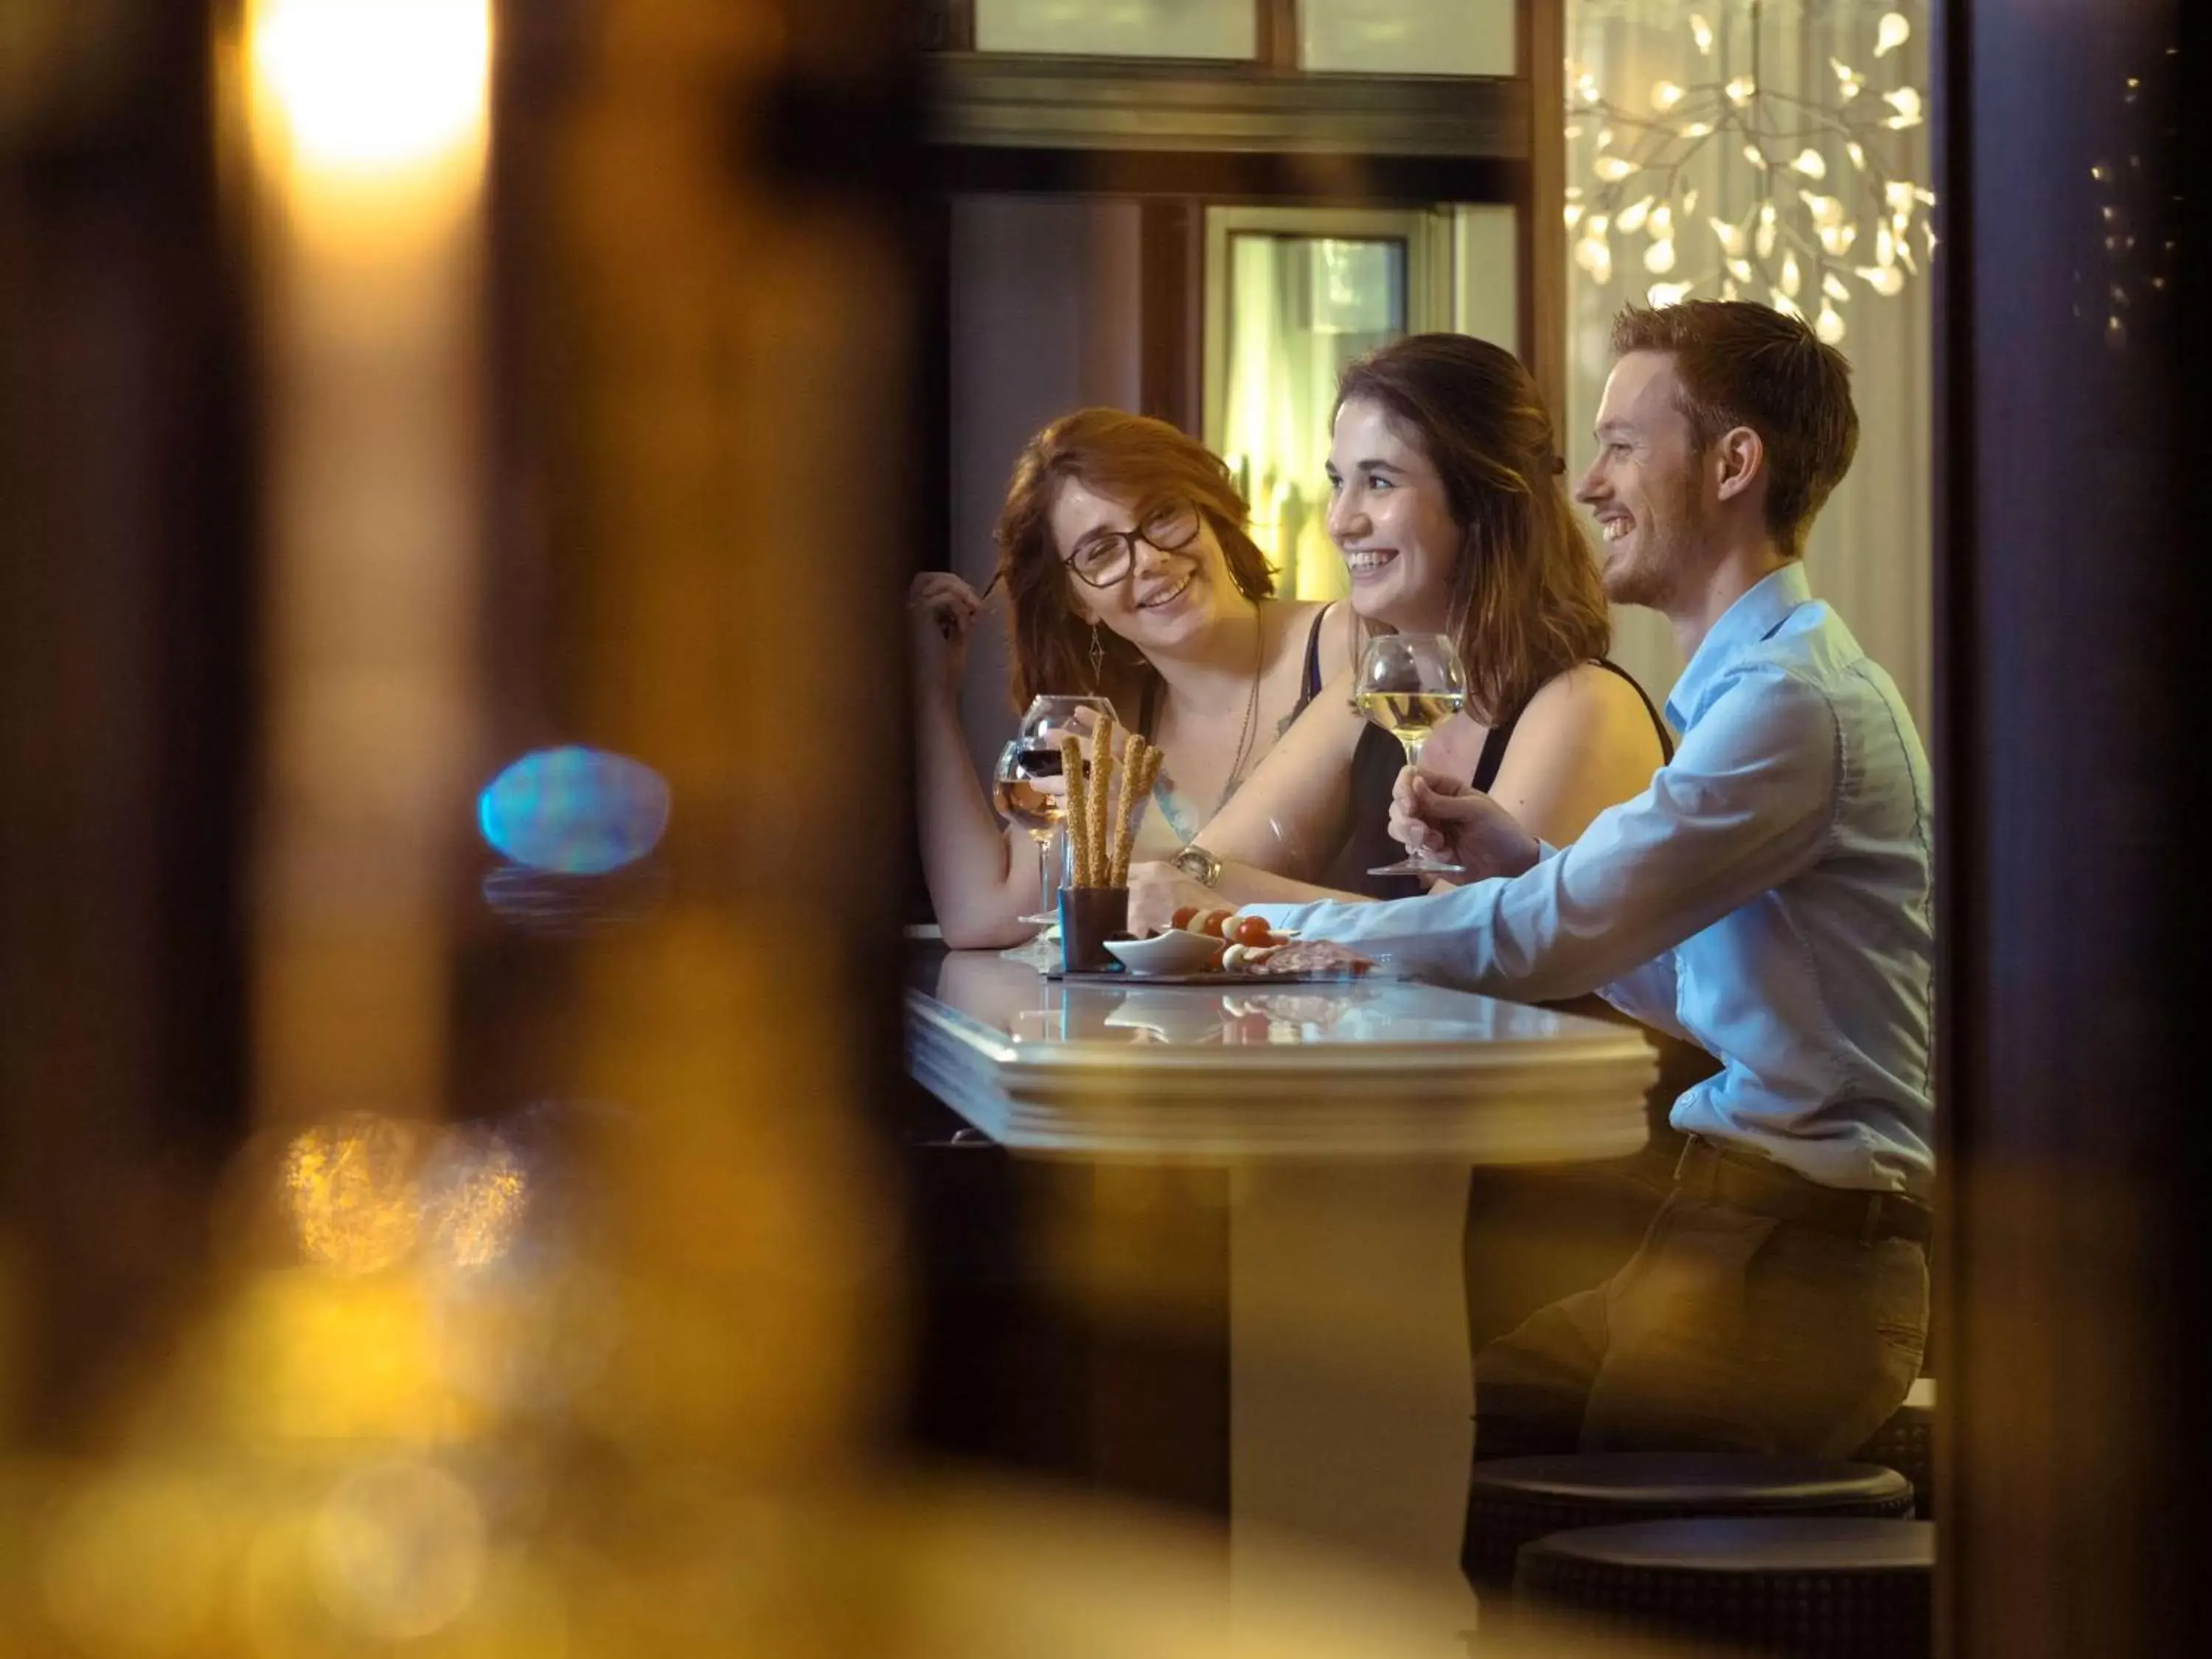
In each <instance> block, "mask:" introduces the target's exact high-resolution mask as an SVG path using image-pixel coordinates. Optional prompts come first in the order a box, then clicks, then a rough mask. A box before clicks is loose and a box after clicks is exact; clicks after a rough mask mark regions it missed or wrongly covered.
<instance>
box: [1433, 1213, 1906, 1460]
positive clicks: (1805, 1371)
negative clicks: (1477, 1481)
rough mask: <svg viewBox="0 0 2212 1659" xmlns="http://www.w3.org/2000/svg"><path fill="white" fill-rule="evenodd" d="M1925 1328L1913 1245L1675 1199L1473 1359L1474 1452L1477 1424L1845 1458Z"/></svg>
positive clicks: (1637, 1445)
mask: <svg viewBox="0 0 2212 1659" xmlns="http://www.w3.org/2000/svg"><path fill="white" fill-rule="evenodd" d="M1927 1338H1928V1257H1927V1252H1926V1250H1925V1249H1924V1248H1923V1246H1921V1245H1920V1244H1918V1243H1914V1242H1911V1241H1909V1240H1905V1239H1901V1238H1890V1239H1881V1240H1877V1241H1875V1242H1874V1243H1860V1242H1859V1241H1858V1240H1857V1239H1855V1238H1847V1237H1842V1236H1841V1235H1838V1234H1834V1233H1830V1232H1826V1231H1821V1230H1820V1229H1818V1228H1814V1227H1810V1226H1807V1225H1802V1224H1801V1223H1797V1222H1791V1221H1781V1220H1778V1219H1776V1218H1774V1217H1772V1216H1768V1215H1761V1214H1759V1213H1758V1212H1754V1211H1751V1210H1747V1209H1742V1208H1739V1207H1738V1206H1735V1205H1733V1204H1730V1203H1728V1202H1726V1201H1724V1200H1717V1199H1713V1198H1708V1197H1690V1196H1687V1195H1686V1194H1682V1193H1680V1192H1677V1193H1675V1194H1673V1195H1672V1196H1671V1197H1669V1198H1668V1200H1667V1202H1666V1203H1665V1205H1664V1206H1662V1208H1661V1210H1660V1212H1659V1214H1658V1217H1657V1218H1656V1219H1655V1220H1654V1221H1653V1222H1652V1224H1651V1229H1650V1232H1649V1233H1647V1234H1646V1235H1645V1236H1644V1243H1643V1244H1642V1245H1641V1246H1640V1247H1639V1248H1638V1250H1637V1252H1636V1254H1635V1255H1633V1256H1632V1257H1631V1258H1630V1259H1629V1261H1628V1262H1627V1265H1626V1266H1625V1267H1622V1268H1621V1269H1620V1272H1619V1273H1615V1274H1614V1275H1613V1278H1612V1279H1610V1280H1609V1281H1608V1282H1607V1283H1606V1284H1604V1285H1601V1286H1599V1287H1597V1288H1596V1289H1594V1290H1589V1291H1582V1292H1580V1293H1578V1294H1577V1295H1574V1296H1571V1297H1567V1298H1566V1299H1565V1301H1563V1302H1555V1303H1553V1304H1551V1305H1550V1306H1549V1307H1547V1308H1543V1309H1541V1310H1538V1311H1537V1312H1536V1313H1534V1314H1533V1315H1531V1316H1529V1317H1528V1319H1526V1320H1525V1321H1523V1322H1522V1323H1521V1325H1520V1326H1519V1327H1518V1328H1516V1329H1515V1330H1513V1331H1511V1332H1510V1333H1509V1334H1507V1335H1505V1336H1503V1337H1500V1338H1499V1339H1498V1340H1496V1341H1494V1342H1492V1343H1491V1344H1489V1345H1488V1346H1486V1347H1485V1348H1483V1349H1482V1351H1481V1352H1480V1353H1479V1354H1477V1355H1476V1357H1475V1366H1474V1379H1475V1383H1474V1386H1475V1455H1476V1456H1477V1457H1478V1458H1480V1457H1482V1456H1483V1455H1484V1448H1483V1435H1484V1428H1483V1425H1484V1423H1485V1422H1486V1421H1490V1422H1492V1424H1493V1425H1494V1428H1495V1430H1496V1431H1497V1432H1496V1437H1497V1438H1498V1440H1500V1441H1507V1440H1510V1441H1512V1442H1513V1443H1515V1445H1516V1449H1517V1448H1520V1447H1526V1448H1527V1449H1535V1448H1536V1447H1537V1446H1540V1445H1543V1444H1546V1443H1550V1444H1553V1445H1556V1446H1558V1447H1559V1448H1560V1449H1568V1448H1573V1449H1580V1450H1582V1451H1585V1452H1596V1451H1629V1450H1676V1451H1687V1450H1726V1451H1759V1452H1777V1453H1802V1454H1807V1455H1820V1456H1832V1457H1839V1456H1843V1455H1847V1454H1848V1453H1850V1452H1851V1451H1853V1450H1855V1449H1857V1447H1859V1446H1860V1445H1862V1444H1863V1443H1865V1442H1866V1440H1867V1438H1868V1437H1869V1436H1871V1435H1872V1434H1873V1433H1874V1431H1875V1430H1876V1429H1877V1428H1879V1427H1880V1426H1881V1425H1882V1423H1883V1422H1884V1421H1886V1420H1887V1419H1888V1417H1889V1416H1890V1414H1891V1413H1893V1412H1894V1411H1895V1410H1896V1409H1897V1408H1898V1407H1899V1405H1901V1404H1902V1403H1903V1402H1904V1400H1905V1391H1906V1390H1907V1389H1910V1388H1911V1386H1912V1381H1913V1378H1914V1377H1915V1376H1917V1375H1918V1374H1919V1370H1920V1359H1921V1353H1922V1350H1923V1347H1924V1346H1926V1343H1927ZM1501 1449H1502V1448H1501Z"/></svg>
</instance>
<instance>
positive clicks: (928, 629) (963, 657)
mask: <svg viewBox="0 0 2212 1659" xmlns="http://www.w3.org/2000/svg"><path fill="white" fill-rule="evenodd" d="M906 603H907V614H908V618H909V620H910V622H911V623H912V632H913V635H914V666H915V678H916V681H917V683H918V684H919V686H920V688H921V690H922V691H923V692H924V694H928V693H931V692H936V693H939V694H940V695H943V696H952V697H957V696H959V694H960V679H961V676H962V675H963V674H965V673H966V672H967V671H968V642H969V639H970V638H971V637H973V635H974V632H975V619H976V618H977V617H980V616H981V615H982V614H983V597H982V595H981V594H980V593H978V592H976V591H975V589H974V588H973V587H971V586H969V585H968V584H967V583H966V582H964V581H963V580H961V579H960V578H959V577H957V576H956V575H954V574H952V573H951V571H949V570H925V571H923V572H922V573H921V574H920V575H918V576H916V577H915V579H914V580H913V581H912V583H910V584H909V585H908V587H907V591H906Z"/></svg>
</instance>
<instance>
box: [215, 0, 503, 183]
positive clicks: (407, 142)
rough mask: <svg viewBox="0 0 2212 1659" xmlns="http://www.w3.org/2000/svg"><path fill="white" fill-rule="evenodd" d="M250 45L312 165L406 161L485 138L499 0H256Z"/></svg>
mask: <svg viewBox="0 0 2212 1659" xmlns="http://www.w3.org/2000/svg"><path fill="white" fill-rule="evenodd" d="M252 43H253V45H252V51H253V65H254V72H255V75H256V77H257V78H258V80H259V81H260V82H261V83H262V85H263V86H264V88H266V90H267V91H268V93H269V94H270V95H271V97H272V98H273V99H274V100H275V102H276V105H277V106H278V107H279V108H280V109H281V110H282V111H283V119H284V124H285V126H286V128H287V130H288V131H289V134H290V137H291V143H292V149H293V151H294V153H295V155H296V156H297V157H298V158H299V160H300V161H301V162H302V163H303V164H305V165H307V166H308V167H319V168H330V169H334V170H339V171H348V172H360V173H380V172H385V171H388V170H392V169H398V168H404V167H410V166H413V165H416V164H419V163H422V162H425V161H434V160H435V159H437V158H438V157H440V156H441V155H446V154H447V153H448V152H451V151H453V150H454V149H459V148H462V147H464V146H466V145H469V144H470V143H472V142H473V141H474V140H476V139H477V137H479V136H480V134H481V131H482V128H483V121H484V109H485V103H486V84H487V80H488V77H489V72H490V66H491V8H490V4H489V0H258V3H257V4H255V6H254V8H253V22H252Z"/></svg>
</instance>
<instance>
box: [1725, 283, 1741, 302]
mask: <svg viewBox="0 0 2212 1659" xmlns="http://www.w3.org/2000/svg"><path fill="white" fill-rule="evenodd" d="M1739 291H1740V290H1738V289H1737V288H1736V285H1735V283H1732V282H1723V283H1722V284H1721V298H1722V299H1723V300H1733V299H1735V297H1736V295H1737V294H1738V292H1739Z"/></svg>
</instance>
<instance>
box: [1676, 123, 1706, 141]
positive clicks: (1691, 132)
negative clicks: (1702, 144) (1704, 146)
mask: <svg viewBox="0 0 2212 1659" xmlns="http://www.w3.org/2000/svg"><path fill="white" fill-rule="evenodd" d="M1712 131H1713V124H1712V123H1711V122H1710V121H1692V122H1691V123H1690V125H1687V126H1686V127H1684V128H1683V129H1682V137H1685V138H1709V137H1711V136H1712Z"/></svg>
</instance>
